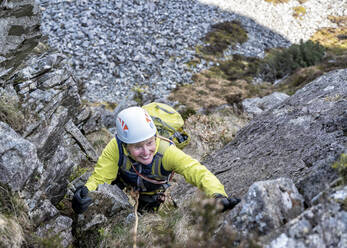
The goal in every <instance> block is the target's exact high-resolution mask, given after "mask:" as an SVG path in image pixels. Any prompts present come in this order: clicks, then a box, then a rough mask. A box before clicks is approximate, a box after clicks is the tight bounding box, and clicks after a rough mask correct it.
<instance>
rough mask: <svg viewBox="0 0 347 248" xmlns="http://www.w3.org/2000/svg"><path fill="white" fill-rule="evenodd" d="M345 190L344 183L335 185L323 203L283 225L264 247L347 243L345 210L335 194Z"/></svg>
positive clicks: (317, 245)
mask: <svg viewBox="0 0 347 248" xmlns="http://www.w3.org/2000/svg"><path fill="white" fill-rule="evenodd" d="M330 191H331V190H330ZM346 194H347V187H346V186H345V187H344V188H342V189H334V190H333V192H330V194H329V196H328V198H326V199H325V201H324V202H323V203H319V204H318V205H315V206H313V207H311V208H309V209H307V210H306V211H304V212H303V213H302V214H300V215H299V216H298V217H297V218H295V219H293V220H291V221H290V222H288V223H287V224H286V225H285V226H284V227H282V228H281V230H282V232H280V234H277V237H275V238H272V240H271V241H270V242H269V243H268V244H267V245H266V246H265V247H266V248H278V247H288V248H294V247H322V248H324V247H338V248H342V247H346V246H345V244H346V233H347V212H346V211H345V210H344V209H343V208H341V206H340V204H342V202H339V201H337V200H336V198H335V197H336V195H339V196H341V195H346ZM345 199H346V198H345Z"/></svg>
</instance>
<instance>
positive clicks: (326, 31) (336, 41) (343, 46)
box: [311, 26, 347, 55]
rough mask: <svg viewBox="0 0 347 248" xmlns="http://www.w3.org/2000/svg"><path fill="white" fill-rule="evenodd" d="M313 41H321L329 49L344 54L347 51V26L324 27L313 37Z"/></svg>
mask: <svg viewBox="0 0 347 248" xmlns="http://www.w3.org/2000/svg"><path fill="white" fill-rule="evenodd" d="M311 40H312V41H315V42H319V43H320V44H321V45H323V46H325V47H326V48H327V49H328V51H330V52H332V53H334V54H337V55H342V54H346V53H347V26H345V27H338V28H322V29H320V30H318V31H317V32H316V33H315V34H313V36H312V37H311Z"/></svg>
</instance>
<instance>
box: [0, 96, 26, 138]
mask: <svg viewBox="0 0 347 248" xmlns="http://www.w3.org/2000/svg"><path fill="white" fill-rule="evenodd" d="M0 121H2V122H5V123H7V124H8V125H9V126H10V127H11V128H12V129H13V130H15V131H17V132H21V131H22V130H23V127H24V122H25V117H24V114H23V113H22V111H21V109H20V104H19V103H18V102H17V101H16V99H14V98H13V97H10V96H8V95H6V94H3V95H0Z"/></svg>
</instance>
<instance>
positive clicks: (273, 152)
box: [0, 0, 347, 248]
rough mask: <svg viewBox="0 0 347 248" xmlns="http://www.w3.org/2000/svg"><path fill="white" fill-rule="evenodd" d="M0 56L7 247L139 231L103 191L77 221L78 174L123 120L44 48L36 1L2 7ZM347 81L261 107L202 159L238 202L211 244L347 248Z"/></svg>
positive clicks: (334, 79)
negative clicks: (87, 95)
mask: <svg viewBox="0 0 347 248" xmlns="http://www.w3.org/2000/svg"><path fill="white" fill-rule="evenodd" d="M0 47H1V48H2V49H1V50H0V234H1V235H0V246H1V247H98V246H99V247H102V245H103V243H102V241H100V240H101V239H102V238H103V237H105V235H103V233H104V230H107V229H112V230H116V229H115V226H117V225H119V224H124V225H127V224H129V223H133V215H132V214H131V212H132V211H133V207H132V205H131V204H130V203H129V200H128V197H127V196H126V194H125V193H124V192H123V191H121V190H120V189H119V188H117V187H116V186H111V185H100V186H99V188H98V190H97V191H95V192H92V193H91V196H92V198H93V200H94V203H93V205H91V207H90V209H89V210H88V211H87V212H86V213H85V214H83V215H78V216H76V215H74V214H73V213H72V212H71V208H70V206H69V204H70V203H69V200H70V199H71V196H72V192H73V191H74V190H75V188H76V187H77V186H79V185H80V184H82V183H84V182H85V181H86V179H87V178H88V175H89V174H88V172H87V173H79V174H78V175H77V176H75V175H74V173H75V172H76V170H78V169H80V168H87V167H88V166H92V165H93V163H95V161H96V160H97V158H98V154H99V150H98V149H97V146H96V144H95V143H93V142H92V140H91V139H90V135H92V134H95V133H97V132H100V130H102V128H103V127H104V126H108V124H109V123H110V122H111V121H112V118H113V117H114V113H116V111H117V109H115V110H114V111H111V112H110V111H106V110H105V108H103V107H93V106H90V104H86V103H85V102H83V101H82V100H81V97H82V96H83V94H84V91H85V90H86V89H85V85H84V82H82V81H80V80H79V79H76V78H75V77H74V72H73V70H72V69H71V67H70V66H69V64H68V63H67V60H68V58H67V57H66V55H65V54H62V53H61V52H59V51H56V50H53V49H52V48H50V47H49V46H47V45H46V42H45V38H44V37H42V35H41V32H40V11H39V8H38V6H37V4H35V2H34V1H33V0H24V1H23V0H21V1H0ZM346 81H347V69H340V70H335V71H331V72H329V73H326V74H324V75H322V76H321V77H319V78H317V79H315V80H314V81H312V82H311V83H309V84H307V85H306V86H305V87H303V88H301V89H300V90H298V91H297V92H296V93H295V94H294V95H292V96H283V95H281V97H279V98H276V97H277V96H279V95H278V94H275V95H272V97H273V98H269V97H268V98H266V99H262V100H259V99H258V100H257V103H256V104H258V105H257V107H259V108H258V109H257V110H256V111H253V112H252V115H254V118H253V119H252V120H251V121H250V122H249V123H248V124H247V125H246V126H245V127H243V128H242V129H241V130H240V131H239V132H238V133H237V135H236V137H235V138H234V139H233V140H232V141H231V142H230V143H228V144H227V145H226V146H225V147H223V148H222V149H220V150H218V151H216V152H215V153H213V154H211V155H210V156H208V157H207V158H205V159H204V161H203V164H205V165H206V166H207V167H208V168H209V169H210V170H211V171H212V172H214V173H215V174H216V175H217V177H218V178H219V179H220V180H221V181H222V183H223V184H224V185H225V187H226V191H227V192H228V193H229V194H230V195H235V196H238V197H240V198H242V201H241V203H240V204H238V205H237V207H236V208H234V209H233V210H232V211H230V212H227V213H225V214H223V215H222V216H223V222H222V223H221V224H220V225H219V227H218V229H216V230H215V231H214V233H215V235H217V236H218V235H222V236H224V237H226V236H227V235H228V234H229V231H230V230H233V231H235V232H237V233H238V234H239V236H238V238H237V239H234V240H233V241H232V242H236V243H230V245H235V246H236V247H237V244H238V243H237V242H239V243H240V242H241V243H242V240H243V239H246V238H249V237H257V238H256V242H257V245H260V246H262V247H271V248H276V247H341V248H342V247H346V246H347V235H346V233H347V209H346V200H347V187H346V185H345V183H346V182H345V181H343V180H346V178H344V179H343V178H342V179H341V178H339V176H340V175H339V174H338V173H337V172H336V170H334V169H333V168H332V164H333V163H337V165H338V166H340V171H342V172H343V173H345V170H346V168H345V167H346V164H345V159H344V157H343V154H346V141H347V139H346V130H347V115H346V109H347V101H346V98H347V89H346V87H345V85H346ZM275 98H276V99H277V100H276V99H275ZM269 99H272V100H270V103H269ZM274 101H276V104H274ZM266 102H268V103H266ZM245 104H247V103H246V102H244V105H245ZM99 138H100V137H99ZM102 138H104V139H106V137H101V138H100V139H102ZM107 138H109V136H107ZM98 142H100V140H99V141H98ZM341 154H342V155H341ZM83 172H84V171H83ZM80 174H82V175H81V176H80ZM194 191H195V189H193V188H192V187H189V185H186V184H183V183H182V184H178V185H177V186H175V188H174V189H173V190H172V194H173V196H174V197H175V198H177V199H178V203H179V205H181V204H182V202H183V201H184V200H185V199H187V198H190V197H191V195H192V194H193V192H194ZM64 204H66V206H62V205H64ZM225 239H226V238H225ZM226 240H228V239H226ZM215 242H217V240H216V241H215ZM104 246H106V245H104Z"/></svg>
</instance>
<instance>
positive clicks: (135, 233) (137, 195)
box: [130, 189, 140, 248]
mask: <svg viewBox="0 0 347 248" xmlns="http://www.w3.org/2000/svg"><path fill="white" fill-rule="evenodd" d="M130 195H131V197H132V198H133V199H134V200H135V206H134V214H135V225H134V229H133V242H134V244H133V248H136V247H137V246H136V237H137V227H138V225H139V216H138V214H137V209H138V207H139V196H140V193H139V191H135V190H133V189H131V192H130Z"/></svg>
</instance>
